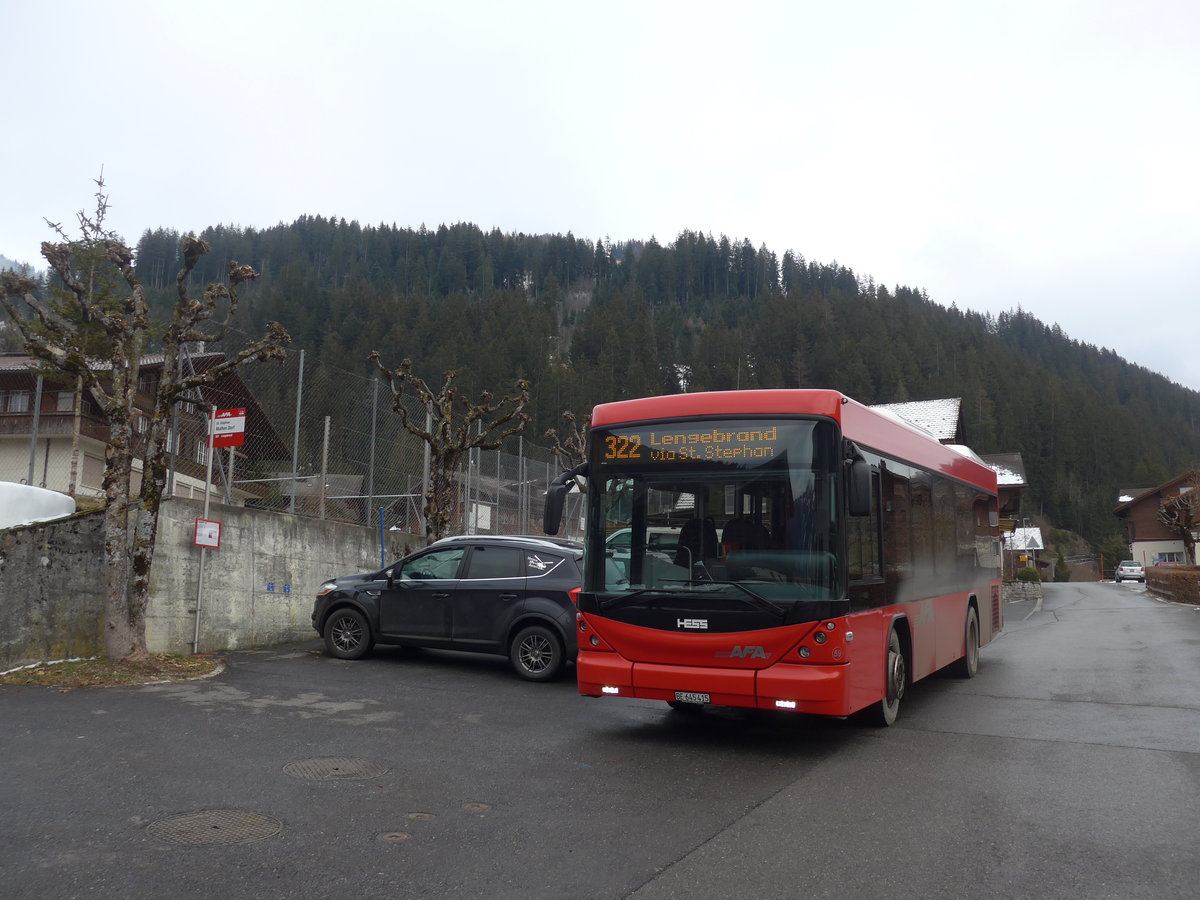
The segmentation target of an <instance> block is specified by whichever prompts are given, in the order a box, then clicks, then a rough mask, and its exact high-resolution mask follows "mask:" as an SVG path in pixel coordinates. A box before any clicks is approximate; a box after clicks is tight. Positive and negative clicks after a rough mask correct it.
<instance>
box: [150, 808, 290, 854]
mask: <svg viewBox="0 0 1200 900" xmlns="http://www.w3.org/2000/svg"><path fill="white" fill-rule="evenodd" d="M146 830H147V831H149V832H150V833H151V834H152V835H154V836H155V837H156V838H159V839H160V840H164V841H170V842H171V843H173V844H188V845H190V846H193V847H201V846H203V847H212V846H220V845H224V844H253V843H254V842H255V841H261V840H265V839H266V838H269V837H274V836H275V835H277V834H279V832H280V831H282V830H283V823H282V822H280V821H279V820H278V819H273V818H271V817H270V816H264V815H263V814H262V813H256V812H247V811H246V810H242V809H210V810H206V811H204V812H194V813H184V814H183V815H180V816H172V817H171V818H169V819H163V820H162V821H159V822H154V823H153V824H151V825H149V826H147V828H146Z"/></svg>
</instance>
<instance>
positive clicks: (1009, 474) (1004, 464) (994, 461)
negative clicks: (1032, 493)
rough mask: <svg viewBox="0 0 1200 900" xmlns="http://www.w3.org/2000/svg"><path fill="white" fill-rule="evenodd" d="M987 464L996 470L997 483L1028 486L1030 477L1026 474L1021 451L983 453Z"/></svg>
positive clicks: (1000, 484) (1009, 485) (1004, 485)
mask: <svg viewBox="0 0 1200 900" xmlns="http://www.w3.org/2000/svg"><path fill="white" fill-rule="evenodd" d="M983 462H984V464H985V465H986V466H988V467H989V468H991V469H994V470H995V472H996V483H997V484H998V485H999V486H1000V487H1028V486H1029V479H1028V478H1027V477H1026V475H1025V460H1024V459H1022V458H1021V454H1020V453H986V454H984V455H983Z"/></svg>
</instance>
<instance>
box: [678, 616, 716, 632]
mask: <svg viewBox="0 0 1200 900" xmlns="http://www.w3.org/2000/svg"><path fill="white" fill-rule="evenodd" d="M675 627H676V628H685V629H689V630H691V631H708V619H676V620H675Z"/></svg>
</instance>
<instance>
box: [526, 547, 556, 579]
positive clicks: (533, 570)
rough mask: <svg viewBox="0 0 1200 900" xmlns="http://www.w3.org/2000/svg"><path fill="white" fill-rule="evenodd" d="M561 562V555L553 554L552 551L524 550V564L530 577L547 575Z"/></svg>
mask: <svg viewBox="0 0 1200 900" xmlns="http://www.w3.org/2000/svg"><path fill="white" fill-rule="evenodd" d="M562 562H563V558H562V557H561V556H555V555H554V554H553V553H543V552H542V551H541V550H526V551H525V566H526V568H527V570H528V572H529V577H530V578H536V577H540V576H542V575H549V574H550V573H551V572H553V571H554V570H555V569H557V568H558V567H559V566H560V565H561V564H562Z"/></svg>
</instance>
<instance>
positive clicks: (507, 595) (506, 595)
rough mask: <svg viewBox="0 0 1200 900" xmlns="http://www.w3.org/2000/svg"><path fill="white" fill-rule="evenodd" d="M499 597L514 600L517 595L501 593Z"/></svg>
mask: <svg viewBox="0 0 1200 900" xmlns="http://www.w3.org/2000/svg"><path fill="white" fill-rule="evenodd" d="M500 599H501V600H516V599H517V595H516V594H501V595H500Z"/></svg>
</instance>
